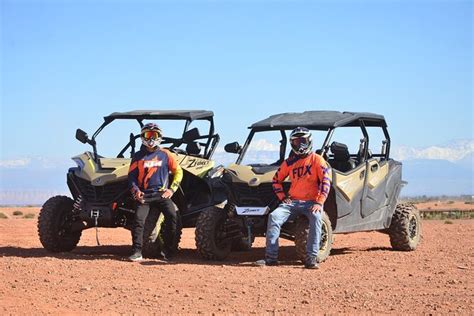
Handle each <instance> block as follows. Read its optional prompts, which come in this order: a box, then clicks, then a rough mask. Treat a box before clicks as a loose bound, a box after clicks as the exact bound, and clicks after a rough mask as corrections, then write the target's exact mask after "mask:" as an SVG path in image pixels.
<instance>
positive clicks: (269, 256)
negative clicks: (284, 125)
mask: <svg viewBox="0 0 474 316" xmlns="http://www.w3.org/2000/svg"><path fill="white" fill-rule="evenodd" d="M290 145H291V150H292V152H291V154H290V156H289V158H288V159H286V160H285V161H284V162H283V163H282V164H281V166H280V168H279V169H278V171H277V172H276V173H275V176H274V177H273V191H274V192H275V194H276V195H277V197H278V199H279V200H280V202H281V204H280V205H279V206H278V207H277V208H276V209H275V210H274V211H273V212H272V213H271V214H270V215H269V218H268V225H267V235H266V238H267V242H266V252H265V260H259V261H257V264H259V265H268V266H273V265H277V264H278V238H279V236H280V229H281V226H282V225H283V224H284V223H285V222H286V221H287V220H288V219H289V218H294V217H296V216H298V215H304V216H306V217H307V218H308V220H309V234H308V240H307V246H306V259H305V268H308V269H317V268H319V266H318V262H317V255H318V251H319V243H320V239H321V211H322V209H323V205H324V202H325V201H326V198H327V196H328V194H329V190H330V188H331V174H330V167H329V165H328V164H327V163H326V161H325V160H324V159H323V158H322V157H321V156H320V155H318V154H316V153H314V152H312V151H311V149H312V139H311V132H310V131H309V130H308V129H307V128H304V127H297V128H296V129H294V130H293V131H292V132H291V134H290ZM288 176H289V178H290V181H291V186H290V190H289V195H288V196H287V195H286V194H285V192H284V191H283V185H282V184H283V181H284V180H285V179H286V178H287V177H288Z"/></svg>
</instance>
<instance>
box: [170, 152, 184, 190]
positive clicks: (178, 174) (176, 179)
mask: <svg viewBox="0 0 474 316" xmlns="http://www.w3.org/2000/svg"><path fill="white" fill-rule="evenodd" d="M166 154H167V155H168V169H169V170H170V171H171V173H172V174H173V182H171V184H170V189H171V190H172V191H173V192H176V191H177V190H178V188H179V184H180V183H181V180H182V179H183V169H182V168H181V166H180V165H179V164H178V162H177V161H176V158H175V157H174V156H173V155H172V154H171V153H170V152H168V151H166Z"/></svg>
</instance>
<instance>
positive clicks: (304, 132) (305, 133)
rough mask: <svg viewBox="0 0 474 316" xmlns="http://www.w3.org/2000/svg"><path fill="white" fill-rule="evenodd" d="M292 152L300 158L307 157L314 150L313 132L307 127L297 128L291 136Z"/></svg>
mask: <svg viewBox="0 0 474 316" xmlns="http://www.w3.org/2000/svg"><path fill="white" fill-rule="evenodd" d="M290 145H291V150H293V152H294V153H295V154H296V155H298V156H306V155H307V154H309V153H310V152H311V149H312V148H313V140H312V138H311V132H310V131H309V129H307V128H306V127H297V128H295V129H294V130H293V131H292V132H291V134H290Z"/></svg>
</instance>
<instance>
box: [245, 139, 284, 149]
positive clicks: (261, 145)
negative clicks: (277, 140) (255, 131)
mask: <svg viewBox="0 0 474 316" xmlns="http://www.w3.org/2000/svg"><path fill="white" fill-rule="evenodd" d="M248 150H251V151H279V150H280V146H278V145H276V144H274V143H271V142H270V141H268V140H266V139H263V138H262V139H257V140H254V141H252V143H251V144H250V146H249V149H248Z"/></svg>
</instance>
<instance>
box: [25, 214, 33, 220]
mask: <svg viewBox="0 0 474 316" xmlns="http://www.w3.org/2000/svg"><path fill="white" fill-rule="evenodd" d="M23 218H28V219H29V218H35V214H33V213H28V214H25V216H23Z"/></svg>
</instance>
